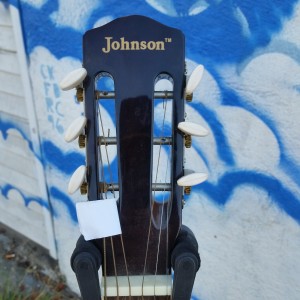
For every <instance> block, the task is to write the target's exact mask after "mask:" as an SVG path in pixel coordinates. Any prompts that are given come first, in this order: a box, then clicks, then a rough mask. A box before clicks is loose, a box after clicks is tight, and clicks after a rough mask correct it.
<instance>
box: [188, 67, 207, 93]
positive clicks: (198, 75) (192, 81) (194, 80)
mask: <svg viewBox="0 0 300 300" xmlns="http://www.w3.org/2000/svg"><path fill="white" fill-rule="evenodd" d="M203 73H204V67H203V66H202V65H199V66H197V67H196V69H195V70H194V71H193V72H192V74H191V76H190V78H189V79H188V82H187V84H186V88H185V92H186V94H192V93H193V92H194V90H195V89H196V87H197V86H198V84H199V83H200V81H201V79H202V76H203Z"/></svg>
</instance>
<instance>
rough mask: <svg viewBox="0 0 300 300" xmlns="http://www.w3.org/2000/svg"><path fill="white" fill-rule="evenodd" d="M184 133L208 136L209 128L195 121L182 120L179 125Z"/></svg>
mask: <svg viewBox="0 0 300 300" xmlns="http://www.w3.org/2000/svg"><path fill="white" fill-rule="evenodd" d="M177 128H178V129H179V130H180V131H182V132H183V133H186V134H189V135H193V136H207V135H208V130H207V129H206V128H204V127H203V126H201V125H199V124H196V123H193V122H180V123H179V124H178V127H177Z"/></svg>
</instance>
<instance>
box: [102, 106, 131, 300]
mask: <svg viewBox="0 0 300 300" xmlns="http://www.w3.org/2000/svg"><path fill="white" fill-rule="evenodd" d="M98 110H99V116H100V123H101V129H102V132H103V140H104V144H105V153H106V159H107V164H108V171H109V175H110V182H111V186H112V193H113V196H114V198H115V189H114V186H113V174H112V170H111V165H110V160H109V156H108V149H107V148H108V147H107V142H106V137H105V134H104V126H103V121H102V114H101V108H100V104H99V106H98ZM109 135H110V131H109V130H108V135H107V136H108V137H109ZM120 239H121V246H122V253H123V258H124V263H125V270H126V274H127V281H128V287H129V300H131V284H130V279H129V272H128V265H127V259H126V253H125V247H124V241H123V235H122V234H120ZM111 242H112V239H111ZM112 248H113V242H112ZM113 257H114V250H113ZM114 264H115V259H114ZM115 272H116V271H115ZM116 281H117V294H119V285H118V280H117V278H116Z"/></svg>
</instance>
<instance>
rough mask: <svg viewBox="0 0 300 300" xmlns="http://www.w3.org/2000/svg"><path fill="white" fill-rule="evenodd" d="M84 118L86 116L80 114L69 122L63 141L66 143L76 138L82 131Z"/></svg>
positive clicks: (84, 123) (84, 122)
mask: <svg viewBox="0 0 300 300" xmlns="http://www.w3.org/2000/svg"><path fill="white" fill-rule="evenodd" d="M86 120H87V119H86V117H84V116H80V117H78V118H77V119H75V120H74V121H73V122H72V123H71V124H70V126H69V127H68V129H67V130H66V132H65V141H66V142H67V143H70V142H72V141H74V140H75V139H76V138H78V136H79V135H80V134H81V133H82V131H83V128H84V127H85V125H86Z"/></svg>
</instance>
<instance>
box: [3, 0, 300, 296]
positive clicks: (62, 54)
mask: <svg viewBox="0 0 300 300" xmlns="http://www.w3.org/2000/svg"><path fill="white" fill-rule="evenodd" d="M11 4H12V5H16V6H17V7H18V8H19V10H20V13H21V16H22V21H23V30H24V37H25V42H26V51H27V55H28V58H29V63H30V67H29V68H30V75H31V80H32V87H33V92H34V100H35V105H36V110H37V114H38V122H39V130H40V138H41V141H42V150H43V151H42V158H41V160H42V162H43V165H44V169H45V174H46V178H47V185H48V193H49V197H50V202H51V205H52V207H53V218H54V223H55V233H56V241H57V246H58V252H59V262H60V265H61V268H62V270H63V271H64V272H66V275H67V278H68V281H69V283H70V284H71V285H73V286H75V280H74V276H73V274H72V272H71V270H70V268H69V266H68V262H69V255H70V253H71V251H72V248H73V245H74V242H75V240H76V238H77V236H78V228H77V220H76V215H75V210H74V206H75V202H76V201H80V200H82V197H81V196H80V195H75V197H70V196H68V195H67V193H66V185H67V181H68V178H69V176H70V174H71V173H72V172H73V171H74V170H75V169H76V167H77V166H79V165H80V164H81V163H82V162H83V161H84V155H85V154H84V151H81V150H78V149H77V147H76V145H74V144H71V145H66V144H65V143H64V140H63V133H64V131H65V129H66V128H67V126H68V124H70V122H71V121H72V120H73V119H74V118H75V117H77V116H79V115H80V114H81V113H82V106H81V105H79V104H77V103H76V102H75V100H74V92H73V91H71V92H67V93H62V92H61V91H60V90H59V88H58V82H59V81H60V80H61V79H62V78H63V76H64V75H65V74H66V73H67V72H68V71H71V70H73V69H75V68H77V67H80V65H81V62H80V60H81V57H82V53H81V51H82V48H81V39H82V34H83V33H84V32H85V31H86V30H87V29H90V28H93V27H97V26H100V25H102V24H105V23H107V22H108V21H110V20H113V19H115V18H117V17H120V16H125V15H129V14H141V15H146V16H149V17H152V18H154V19H156V20H157V21H160V22H162V23H165V24H166V25H169V26H173V27H177V28H179V29H181V30H182V31H183V32H184V34H185V36H186V46H187V51H186V60H187V68H188V70H189V73H190V72H191V71H192V70H193V68H194V67H195V66H196V64H198V63H201V64H203V65H204V66H205V68H206V72H205V74H204V79H203V82H202V83H201V86H200V88H199V89H198V90H197V91H196V93H195V95H194V101H193V102H192V103H190V104H188V105H187V106H186V112H187V119H188V120H191V121H195V122H198V123H201V124H202V125H204V126H206V127H207V128H209V130H210V136H209V137H207V138H205V139H194V143H193V147H192V148H191V149H190V150H187V151H186V164H187V168H189V167H191V168H193V169H195V170H197V171H206V172H208V173H209V180H208V181H207V182H206V183H204V184H202V185H200V186H199V187H197V188H195V189H194V190H193V191H194V192H193V193H192V195H191V196H189V197H187V198H186V203H187V204H186V206H185V208H184V222H185V223H186V224H187V225H189V226H190V227H191V228H192V229H193V230H194V232H195V233H196V236H197V239H198V241H199V247H200V253H201V257H202V267H201V270H200V272H199V274H198V276H197V280H196V284H195V289H194V296H193V297H194V299H202V300H204V299H263V298H265V299H299V297H300V289H299V284H298V276H299V273H300V252H299V246H300V180H299V175H300V154H299V153H300V152H299V151H298V149H299V148H300V147H299V146H300V145H299V144H300V139H299V129H298V128H300V120H299V118H298V116H299V113H300V107H299V104H298V103H299V100H300V95H299V93H300V66H299V63H300V28H299V26H297V25H299V22H300V3H299V1H296V0H286V1H279V0H275V1H274V0H273V1H268V0H262V1H259V2H258V1H253V0H243V1H242V0H207V1H204V0H198V1H197V0H189V1H178V0H163V1H156V0H142V1H132V2H128V1H116V0H112V1H110V2H109V4H107V3H105V2H104V1H100V0H84V1H75V0H53V1H50V0H22V1H11ZM105 120H106V124H108V125H107V127H110V128H112V129H114V124H113V118H112V116H111V111H109V110H107V113H106V115H105ZM7 126H11V127H12V128H13V127H15V126H17V125H15V124H13V122H6V123H3V124H1V128H4V129H3V130H4V131H5V130H6V129H5V128H6V127H7ZM24 134H25V133H24ZM114 157H115V153H111V158H112V159H111V161H113V159H114Z"/></svg>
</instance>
